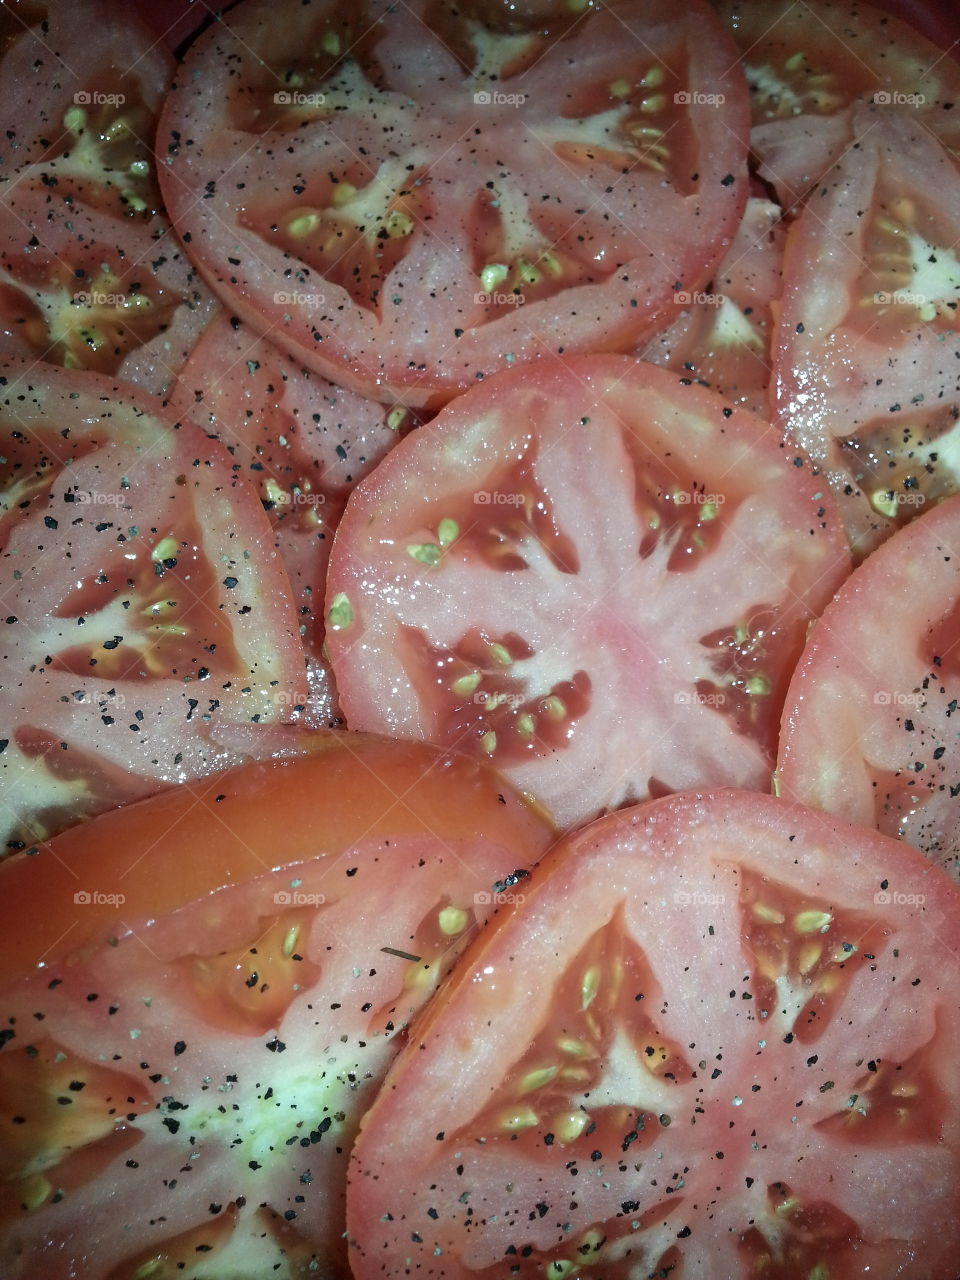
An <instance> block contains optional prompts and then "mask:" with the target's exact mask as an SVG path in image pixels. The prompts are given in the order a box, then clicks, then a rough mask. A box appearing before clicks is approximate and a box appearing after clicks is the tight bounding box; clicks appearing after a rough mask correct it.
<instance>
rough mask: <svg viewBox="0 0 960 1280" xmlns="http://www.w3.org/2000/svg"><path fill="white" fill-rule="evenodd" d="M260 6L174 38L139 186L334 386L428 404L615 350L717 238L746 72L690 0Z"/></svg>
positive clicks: (729, 207)
mask: <svg viewBox="0 0 960 1280" xmlns="http://www.w3.org/2000/svg"><path fill="white" fill-rule="evenodd" d="M282 14H283V18H282V21H280V20H278V9H277V5H276V4H275V3H269V2H268V0H248V3H245V4H243V5H240V6H238V7H237V8H235V9H233V10H231V11H230V12H229V14H227V15H226V16H225V17H224V19H223V21H222V22H221V23H219V24H217V25H215V26H214V27H213V28H211V29H210V30H209V31H208V32H206V33H205V34H204V35H203V36H201V37H200V38H199V39H198V41H197V42H196V44H195V45H194V46H193V47H192V48H191V50H190V52H189V54H188V55H187V58H186V61H185V62H184V65H183V68H182V70H181V72H180V73H179V76H178V80H177V85H176V87H175V88H174V90H173V92H172V93H171V95H170V97H169V98H168V100H167V104H166V106H165V109H164V112H163V118H162V121H161V125H160V129H159V133H158V150H159V152H160V153H161V156H162V157H163V164H162V165H161V174H160V177H161V185H162V188H163V192H164V196H165V198H166V201H167V204H168V207H169V209H170V210H171V213H172V215H173V217H174V219H175V221H176V223H177V226H178V227H179V229H180V231H181V233H182V234H183V235H184V237H185V239H188V240H189V244H190V251H191V253H192V254H193V255H194V256H195V259H196V261H197V262H199V263H200V264H201V265H202V268H203V271H204V273H205V275H206V276H207V278H208V281H209V282H210V283H211V284H212V286H213V287H214V288H215V289H216V290H217V291H218V292H219V293H220V294H221V295H222V296H223V297H224V298H225V299H226V301H227V303H228V305H229V306H230V307H231V308H232V309H233V310H235V311H236V313H237V314H238V315H240V316H242V317H243V318H245V319H248V320H249V321H250V322H251V323H252V324H254V325H258V326H259V327H261V328H266V327H270V332H271V337H272V338H273V339H274V340H276V341H277V342H280V343H282V344H284V345H287V346H290V347H292V348H294V349H295V350H296V351H297V352H298V354H300V355H301V356H302V358H303V359H305V360H306V361H307V362H308V363H309V364H310V365H311V366H312V367H314V368H315V369H317V370H318V371H320V372H321V373H323V374H325V375H326V376H328V377H331V378H332V379H333V380H334V381H336V382H338V383H341V384H344V385H347V386H352V387H354V388H356V389H358V390H361V391H363V392H365V393H367V394H372V395H376V396H377V397H378V398H380V399H387V398H388V396H390V395H393V396H399V397H401V398H402V399H404V400H405V402H407V403H411V404H419V405H429V404H434V403H440V402H442V401H443V400H446V399H449V398H450V397H451V396H452V395H453V394H455V393H456V392H457V391H460V390H462V389H464V388H466V387H469V386H472V385H473V384H474V383H475V382H476V380H478V379H481V378H483V377H485V376H488V375H489V374H491V373H494V372H496V371H497V370H499V369H503V368H505V367H507V366H508V365H509V364H511V363H512V362H514V361H517V362H520V361H526V360H532V359H536V358H538V357H540V356H543V355H549V354H551V353H553V354H557V353H559V352H561V351H565V352H567V353H574V352H578V351H583V350H620V351H623V350H630V349H631V348H632V347H633V346H634V345H635V344H636V343H637V342H638V341H640V340H641V339H642V338H643V337H644V336H645V335H647V336H648V335H650V334H652V333H653V331H654V330H655V329H656V328H657V327H658V326H659V325H660V324H661V323H663V321H664V319H665V318H666V316H667V315H668V314H672V312H673V308H672V305H671V298H672V294H673V291H674V290H675V289H677V288H683V287H689V288H696V287H698V285H699V284H700V283H702V281H703V280H704V279H705V278H706V276H707V275H708V274H709V272H710V270H711V269H712V267H713V266H714V265H715V263H716V262H717V260H718V259H719V258H720V256H721V255H722V253H723V250H724V247H725V245H726V244H728V243H729V240H730V239H731V238H732V236H733V234H734V232H735V229H736V226H737V224H738V221H739V218H740V215H741V213H742V209H743V204H744V200H745V196H746V164H745V160H746V129H747V103H746V87H745V84H744V82H743V80H742V77H741V76H740V74H739V72H738V70H737V67H736V54H735V49H734V47H733V44H732V42H731V41H730V40H729V37H728V36H727V35H726V34H725V33H724V31H723V30H722V28H721V26H720V23H719V21H718V20H717V19H716V17H715V16H714V15H713V13H712V11H711V10H710V9H709V8H708V6H706V5H705V4H702V3H700V0H697V2H696V3H692V4H687V5H684V6H683V7H682V8H678V7H677V6H676V5H672V4H669V3H667V2H666V0H649V2H648V3H645V4H643V5H641V6H632V5H626V6H622V5H621V6H616V5H614V6H611V7H609V8H608V7H603V8H594V7H593V6H589V5H587V6H584V7H583V8H582V10H578V11H575V10H574V9H573V8H571V7H566V8H564V7H562V6H554V5H550V6H540V5H535V6H533V7H532V9H531V11H530V12H521V11H511V13H510V14H509V15H506V14H505V13H504V12H501V11H500V10H499V9H498V8H497V7H496V6H494V7H493V9H492V10H490V11H489V12H487V11H485V10H484V7H483V6H471V7H469V8H468V9H463V8H456V7H454V6H452V5H450V4H447V3H445V2H444V0H416V2H415V3H413V4H411V5H402V6H399V7H397V6H393V5H387V4H385V3H380V2H379V0H368V2H367V3H365V4H361V5H360V6H356V5H354V6H347V5H344V4H342V3H334V2H333V0H324V2H323V3H320V4H314V5H295V4H286V5H284V6H282ZM574 67H575V68H576V69H575V71H573V70H572V68H574Z"/></svg>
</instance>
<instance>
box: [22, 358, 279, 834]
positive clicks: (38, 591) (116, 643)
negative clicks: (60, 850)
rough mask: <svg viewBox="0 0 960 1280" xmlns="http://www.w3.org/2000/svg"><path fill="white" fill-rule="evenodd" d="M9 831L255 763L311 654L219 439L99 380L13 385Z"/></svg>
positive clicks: (28, 375) (48, 373) (50, 377)
mask: <svg viewBox="0 0 960 1280" xmlns="http://www.w3.org/2000/svg"><path fill="white" fill-rule="evenodd" d="M0 388H2V397H0V441H2V448H0V454H2V458H3V461H2V468H0V480H2V488H0V569H2V576H0V600H2V609H0V613H2V617H3V621H4V625H3V646H2V657H3V666H4V679H3V685H2V690H0V772H2V776H3V779H4V785H3V800H2V805H0V833H2V836H3V840H4V842H6V843H7V844H8V846H12V847H14V848H16V847H22V845H23V842H32V841H33V840H35V839H37V838H38V837H42V836H44V835H47V834H49V833H50V832H51V831H55V830H59V829H62V828H63V827H64V826H66V825H69V824H70V823H71V822H75V821H77V820H78V819H79V818H81V817H83V816H86V815H88V814H90V813H95V812H98V811H99V810H102V809H104V808H108V807H110V806H111V805H113V804H119V803H121V802H123V801H124V800H129V799H136V798H139V797H140V796H143V795H147V794H149V793H150V792H151V791H156V790H158V789H159V788H160V787H161V786H162V785H164V784H167V783H172V782H177V781H181V780H183V779H184V778H188V777H193V776H196V775H198V774H202V773H209V772H211V771H212V770H214V769H216V768H225V767H226V766H228V765H230V764H234V763H239V761H240V760H241V759H243V758H244V756H242V755H240V756H238V755H236V754H230V753H229V752H228V751H226V750H225V749H223V748H221V747H219V746H217V745H216V744H215V742H214V741H213V739H212V737H211V734H212V733H213V732H214V731H215V730H216V728H217V726H218V725H219V724H221V723H227V724H229V723H232V722H240V723H244V722H250V721H254V722H264V723H269V722H271V721H278V720H282V719H287V718H290V715H291V711H290V708H291V706H293V705H296V703H297V702H299V701H300V700H302V698H303V696H304V695H303V694H302V692H300V691H302V689H303V685H304V675H303V651H302V647H301V645H300V642H299V637H298V636H297V623H296V615H295V613H294V609H293V605H292V602H291V600H290V588H289V584H288V582H287V580H286V577H285V574H284V572H283V568H282V566H281V565H280V563H279V560H278V557H277V553H276V551H275V549H274V546H273V538H272V535H271V531H270V527H269V522H268V521H267V519H266V517H265V516H264V513H263V511H262V509H261V508H260V504H259V503H258V502H257V500H256V496H255V495H254V493H253V492H252V491H251V490H250V489H249V488H248V487H247V485H246V482H245V481H244V480H243V479H242V478H240V477H237V476H236V475H235V474H234V472H233V469H232V467H231V463H230V458H229V456H228V455H227V454H225V452H224V451H223V450H222V447H221V446H220V445H219V443H217V442H216V441H211V440H209V439H208V438H207V437H206V436H204V434H203V433H202V432H200V431H198V430H197V428H195V427H194V426H192V425H191V424H189V423H187V424H183V425H176V426H175V425H174V423H173V420H172V419H171V418H169V417H168V416H167V414H166V411H165V410H164V408H163V406H162V405H161V404H160V402H159V401H156V400H153V399H152V398H151V397H149V396H146V395H145V394H142V393H138V392H136V391H135V390H134V389H133V388H131V387H126V386H122V385H121V386H118V385H117V384H115V383H113V382H111V381H109V380H108V379H106V378H101V377H97V376H95V375H93V374H78V373H73V374H71V373H67V372H64V371H62V370H57V369H54V368H53V367H52V366H36V367H35V368H34V369H33V370H30V371H27V370H25V369H23V368H20V367H18V368H14V367H13V366H11V365H8V366H6V370H5V374H4V376H3V377H2V378H0Z"/></svg>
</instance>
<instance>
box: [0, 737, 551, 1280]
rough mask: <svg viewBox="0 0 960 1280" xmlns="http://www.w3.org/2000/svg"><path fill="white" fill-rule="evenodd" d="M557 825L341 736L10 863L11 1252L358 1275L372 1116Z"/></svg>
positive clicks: (2, 1211)
mask: <svg viewBox="0 0 960 1280" xmlns="http://www.w3.org/2000/svg"><path fill="white" fill-rule="evenodd" d="M551 834H552V832H551V828H550V826H549V824H548V823H546V822H545V821H544V820H543V818H542V817H541V816H540V815H538V814H537V813H536V812H535V811H532V810H530V809H528V808H527V807H526V806H525V805H524V804H523V803H522V802H521V801H520V800H519V799H518V797H517V796H516V795H515V794H514V793H513V792H512V791H511V790H510V789H509V788H508V787H506V786H505V784H504V783H503V781H502V780H501V779H499V778H498V777H497V775H496V774H495V773H494V772H493V771H492V770H490V769H488V768H486V767H485V766H483V765H480V764H478V763H477V762H474V761H469V760H466V759H464V758H462V757H461V758H457V757H455V756H450V755H444V754H443V753H441V752H439V751H436V750H433V749H431V748H428V747H426V746H423V745H422V744H409V743H408V744H397V743H392V742H389V743H384V742H382V741H376V740H371V739H368V738H366V737H364V736H363V735H347V734H330V733H326V734H324V735H323V736H322V737H320V738H317V739H316V752H315V754H313V755H309V756H306V757H304V758H301V759H298V760H293V761H284V762H279V761H274V762H269V763H266V764H261V765H253V766H248V767H246V768H244V769H241V770H237V771H234V772H233V773H228V774H225V775H218V776H216V777H215V778H212V779H207V780H205V781H203V782H202V783H186V784H184V785H183V786H182V787H178V788H176V789H174V790H173V791H171V792H168V793H166V794H165V795H162V796H157V797H154V798H153V799H151V800H147V801H143V802H142V803H140V804H136V805H132V806H128V807H127V808H125V809H123V810H118V811H116V812H114V813H110V814H105V815H103V816H101V817H100V818H97V819H94V820H93V821H92V822H90V823H87V824H84V825H83V826H82V827H79V828H76V829H74V830H73V831H70V832H66V833H65V834H64V835H63V836H60V837H59V838H57V839H56V840H54V841H53V842H51V843H50V844H49V845H45V846H43V847H42V849H41V850H40V852H39V854H38V855H37V856H35V857H33V858H27V857H26V856H24V855H20V856H19V857H18V858H16V859H12V860H10V861H8V862H7V863H6V864H4V865H3V866H2V867H0V888H2V892H0V904H2V905H0V913H2V915H3V929H2V933H0V938H2V942H0V948H2V956H3V974H4V979H3V988H2V990H0V1138H2V1140H0V1230H2V1236H3V1246H2V1249H3V1259H4V1265H3V1274H4V1276H5V1277H7V1278H9V1280H15V1278H16V1280H39V1278H40V1277H42V1278H43V1280H72V1278H73V1277H76V1276H77V1275H80V1274H82V1275H85V1276H97V1277H104V1278H105V1277H109V1278H110V1280H121V1277H122V1278H123V1280H130V1278H131V1277H134V1276H136V1277H139V1278H140V1280H146V1277H148V1276H149V1277H153V1276H171V1277H173V1276H180V1275H184V1276H187V1277H192V1278H193V1280H212V1278H213V1277H223V1278H224V1280H226V1278H229V1280H240V1277H245V1278H248V1280H262V1278H263V1277H266V1276H274V1275H282V1276H285V1277H287V1278H288V1280H290V1278H292V1277H295V1276H296V1277H301V1276H302V1277H309V1276H315V1275H318V1274H319V1275H321V1276H327V1277H334V1276H337V1277H340V1276H345V1275H346V1274H347V1267H346V1263H345V1259H344V1254H345V1252H346V1248H345V1244H344V1240H343V1236H344V1228H345V1214H344V1190H345V1175H346V1163H347V1158H348V1155H349V1150H350V1146H351V1144H352V1141H353V1136H354V1133H355V1130H356V1126H357V1121H358V1119H359V1116H360V1114H361V1113H362V1111H363V1110H364V1109H365V1108H366V1106H367V1105H369V1102H370V1101H371V1099H372V1097H373V1095H374V1093H375V1092H376V1089H377V1087H378V1085H379V1081H380V1078H381V1076H382V1075H383V1072H384V1071H385V1069H386V1067H387V1065H388V1063H389V1062H390V1060H391V1059H392V1058H393V1056H394V1055H395V1053H396V1051H397V1049H398V1048H399V1046H400V1045H401V1044H402V1043H403V1042H404V1040H405V1039H406V1035H407V1024H408V1023H409V1021H410V1019H411V1018H412V1017H413V1016H414V1015H415V1014H416V1012H417V1010H418V1009H419V1008H420V1007H421V1006H422V1005H423V1003H424V1001H425V1000H426V999H427V998H428V997H429V996H430V994H431V993H432V992H433V990H434V988H435V986H436V984H437V982H438V981H439V980H440V979H441V978H442V976H443V974H444V973H445V972H446V971H447V970H448V969H449V968H450V966H451V965H452V963H453V961H454V959H455V958H456V956H457V955H458V954H459V953H460V951H462V949H463V947H464V946H465V944H466V943H467V942H468V941H469V940H470V939H471V938H472V937H473V936H474V935H475V934H476V932H477V930H478V927H479V926H480V925H482V923H483V921H484V920H485V919H486V918H487V917H488V916H489V915H490V913H491V910H492V909H493V908H492V903H493V902H494V900H495V898H494V895H493V893H492V891H491V886H493V885H494V884H496V883H497V881H498V880H500V879H501V878H502V877H503V876H504V875H505V874H512V873H513V870H514V869H515V868H518V867H523V868H525V867H528V866H529V865H530V864H531V862H533V861H535V860H536V859H537V858H538V857H539V856H540V854H541V853H542V852H543V850H544V848H545V847H546V845H547V843H548V842H549V840H550V839H551ZM398 886H402V892H398ZM25 902H29V903H30V904H31V908H32V910H31V914H30V917H27V916H25V914H24V911H23V905H22V904H23V903H25ZM17 903H19V904H20V905H19V906H18V905H17ZM34 913H35V915H36V924H37V930H36V931H35V930H34V923H33V915H34ZM51 944H52V945H51Z"/></svg>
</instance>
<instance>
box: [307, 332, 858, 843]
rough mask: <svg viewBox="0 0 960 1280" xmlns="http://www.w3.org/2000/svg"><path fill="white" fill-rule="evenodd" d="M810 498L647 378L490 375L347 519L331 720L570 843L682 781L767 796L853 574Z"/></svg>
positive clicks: (762, 430) (567, 372)
mask: <svg viewBox="0 0 960 1280" xmlns="http://www.w3.org/2000/svg"><path fill="white" fill-rule="evenodd" d="M823 490H824V485H823V481H822V479H820V478H819V477H818V476H816V475H813V474H811V469H810V466H809V464H808V463H807V461H806V459H805V458H804V457H802V456H801V455H799V454H798V453H797V452H796V451H790V452H788V451H786V450H785V449H784V448H783V447H782V445H781V442H780V439H779V435H778V433H777V432H776V431H775V430H774V429H773V428H771V427H769V426H768V425H767V424H766V423H763V422H761V421H760V419H758V418H755V417H754V416H753V415H752V414H749V413H747V412H746V411H745V410H741V409H734V408H732V407H730V406H729V405H727V404H726V402H725V401H724V400H722V399H721V398H720V397H719V396H717V395H715V394H714V393H713V392H711V391H708V390H705V389H704V388H702V387H698V386H694V385H690V384H689V379H680V378H678V377H677V375H676V374H673V373H669V372H667V371H666V370H664V369H660V368H658V367H656V366H654V365H650V364H642V363H640V362H638V361H633V360H628V359H625V358H622V357H617V356H609V357H608V356H593V357H582V358H581V359H579V360H569V361H566V362H564V363H563V364H559V363H558V364H556V365H553V366H551V367H549V368H548V367H547V366H546V365H545V364H543V365H541V366H539V367H538V368H537V369H533V370H531V369H526V370H517V371H516V372H515V373H512V374H503V375H500V376H498V378H496V379H492V380H491V381H490V382H489V383H488V384H487V385H485V386H484V387H482V388H477V389H476V390H475V391H472V392H469V393H468V394H467V395H465V396H462V397H461V398H460V399H459V400H457V401H455V402H454V403H453V404H451V405H448V406H447V408H446V409H444V410H443V411H442V412H441V413H440V414H439V415H438V416H437V417H436V418H435V419H434V420H433V421H432V422H430V423H427V424H426V425H425V426H423V427H421V428H420V429H419V430H418V431H416V432H414V433H413V434H412V435H410V436H408V437H407V438H406V439H405V440H402V441H400V442H399V444H398V445H397V446H396V447H395V448H394V450H393V451H392V452H391V453H390V454H389V455H388V456H387V457H386V458H385V459H384V461H383V462H382V463H381V464H380V466H379V467H378V468H377V469H376V470H375V471H374V472H373V474H372V475H371V476H370V477H368V479H367V480H365V481H362V482H361V483H360V484H359V485H358V486H357V488H356V489H355V490H354V491H353V493H352V495H351V497H350V498H349V500H348V503H347V510H346V513H345V515H344V518H343V520H342V522H341V525H340V528H339V530H338V533H337V539H336V543H335V545H334V549H333V554H332V557H331V561H330V571H329V577H328V584H327V613H326V618H327V645H328V649H329V653H330V658H331V662H332V664H333V669H334V674H335V676H336V680H337V685H338V688H339V690H340V697H341V705H342V706H343V709H344V712H345V714H346V717H347V723H348V724H349V725H350V726H351V727H353V728H359V729H377V730H381V731H386V732H390V733H393V734H396V735H398V736H401V737H423V738H426V739H428V740H431V741H438V742H442V743H446V744H449V745H452V746H458V747H459V748H461V749H463V750H467V751H471V752H475V753H477V754H479V755H485V756H487V757H488V758H489V759H491V760H492V761H493V762H494V763H495V764H496V765H497V766H498V767H499V768H501V769H502V770H503V771H504V772H505V773H506V774H507V775H508V776H509V777H511V778H512V779H513V780H514V781H515V782H516V783H517V784H518V785H519V786H521V787H523V788H524V789H526V790H529V791H530V792H531V793H532V794H534V795H535V796H537V797H538V798H539V799H540V800H541V801H542V802H543V803H544V804H545V805H546V806H547V807H548V808H549V809H550V811H551V812H552V813H554V814H555V815H556V817H557V819H558V820H559V822H560V823H561V825H563V826H566V825H569V824H571V823H573V822H580V821H583V820H584V819H586V818H590V817H593V816H595V815H596V814H597V813H598V812H600V811H601V810H603V809H606V808H615V807H617V806H618V805H621V804H624V803H626V802H628V801H630V800H638V799H642V798H644V797H646V796H647V795H656V794H663V792H664V791H667V790H680V789H682V788H683V787H685V786H695V785H696V784H697V780H698V779H700V780H703V779H710V780H711V781H712V782H713V783H715V784H720V783H730V784H734V783H735V784H737V785H743V786H748V787H759V788H761V789H766V787H767V786H768V785H769V775H770V771H771V768H772V761H773V758H774V755H775V752H776V734H777V721H778V718H779V714H780V707H781V705H782V698H783V694H784V692H785V690H786V685H787V682H788V680H789V677H790V673H791V671H792V669H793V665H794V663H795V661H796V659H797V657H798V656H799V653H800V650H801V648H802V646H803V640H804V635H805V630H806V626H807V623H808V621H809V620H810V618H811V617H812V616H813V615H814V614H816V613H817V612H819V610H820V609H821V608H822V606H823V605H824V604H826V602H827V601H828V600H829V599H830V597H831V595H832V594H833V592H834V591H835V590H836V588H837V587H838V586H839V585H840V583H841V582H842V581H843V578H844V576H845V575H846V573H847V571H848V567H849V559H848V556H847V553H846V549H845V547H844V545H843V538H842V531H841V530H840V529H839V526H838V523H837V519H836V517H835V513H834V509H833V504H832V502H831V500H830V497H829V494H826V493H824V492H823Z"/></svg>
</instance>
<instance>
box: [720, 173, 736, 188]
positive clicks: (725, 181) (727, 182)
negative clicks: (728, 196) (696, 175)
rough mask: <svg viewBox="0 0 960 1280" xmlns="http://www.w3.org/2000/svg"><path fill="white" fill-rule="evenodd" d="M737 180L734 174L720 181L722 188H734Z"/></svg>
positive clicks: (729, 174)
mask: <svg viewBox="0 0 960 1280" xmlns="http://www.w3.org/2000/svg"><path fill="white" fill-rule="evenodd" d="M735 181H736V179H735V178H734V176H733V174H732V173H728V174H727V176H726V177H725V178H721V179H720V185H721V187H732V186H733V184H734V182H735Z"/></svg>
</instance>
